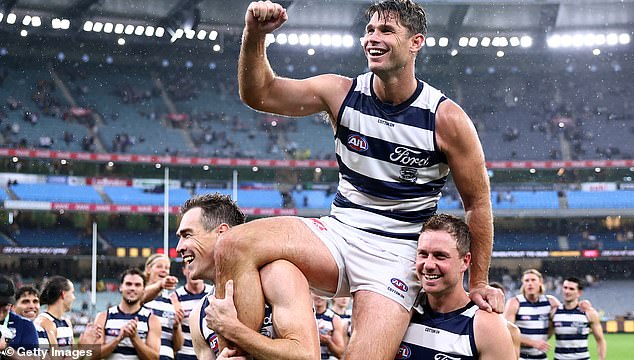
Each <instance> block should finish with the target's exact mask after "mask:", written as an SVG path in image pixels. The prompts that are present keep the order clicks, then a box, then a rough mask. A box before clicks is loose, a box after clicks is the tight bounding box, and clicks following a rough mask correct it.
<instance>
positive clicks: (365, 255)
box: [302, 216, 420, 311]
mask: <svg viewBox="0 0 634 360" xmlns="http://www.w3.org/2000/svg"><path fill="white" fill-rule="evenodd" d="M302 220H303V221H304V223H305V224H306V225H307V226H308V227H309V228H310V229H311V230H312V231H313V232H314V233H315V234H316V235H317V236H318V237H319V238H320V239H321V241H322V242H323V243H324V244H325V245H326V247H328V249H329V250H330V253H331V254H332V256H333V258H334V259H335V262H336V263H337V267H338V269H339V280H338V283H337V290H336V292H335V293H331V292H328V291H323V290H321V289H312V290H313V292H315V294H317V295H319V296H324V297H338V296H350V294H351V293H354V292H356V291H358V290H368V291H372V292H375V293H378V294H381V295H383V296H385V297H387V298H389V299H392V300H394V301H396V302H397V303H399V304H401V305H402V306H403V307H405V308H406V309H407V310H408V311H409V310H410V309H411V308H412V306H413V305H414V301H415V300H416V296H417V295H418V291H419V290H420V282H419V281H418V279H417V278H416V251H417V244H416V242H415V241H412V240H405V239H397V238H391V237H385V236H381V235H376V234H372V233H369V232H366V231H363V230H360V229H357V228H354V227H351V226H348V225H346V224H343V223H341V222H339V221H338V220H336V219H334V218H332V217H329V216H324V217H321V218H319V219H315V218H302Z"/></svg>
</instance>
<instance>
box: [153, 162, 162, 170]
mask: <svg viewBox="0 0 634 360" xmlns="http://www.w3.org/2000/svg"><path fill="white" fill-rule="evenodd" d="M154 167H155V168H157V169H160V168H161V167H163V165H161V163H156V164H154Z"/></svg>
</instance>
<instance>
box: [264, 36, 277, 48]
mask: <svg viewBox="0 0 634 360" xmlns="http://www.w3.org/2000/svg"><path fill="white" fill-rule="evenodd" d="M274 42H275V35H273V34H271V33H268V34H266V36H264V46H269V45H271V44H273V43H274Z"/></svg>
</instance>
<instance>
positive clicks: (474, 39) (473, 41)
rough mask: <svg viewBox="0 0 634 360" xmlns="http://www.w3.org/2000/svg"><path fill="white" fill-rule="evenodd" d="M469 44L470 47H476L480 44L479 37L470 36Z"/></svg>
mask: <svg viewBox="0 0 634 360" xmlns="http://www.w3.org/2000/svg"><path fill="white" fill-rule="evenodd" d="M469 46H470V47H476V46H478V38H477V37H475V36H472V37H470V38H469Z"/></svg>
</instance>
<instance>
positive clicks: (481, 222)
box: [465, 187, 493, 288]
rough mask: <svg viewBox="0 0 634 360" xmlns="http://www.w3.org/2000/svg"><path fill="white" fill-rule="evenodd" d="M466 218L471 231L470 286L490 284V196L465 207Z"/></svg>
mask: <svg viewBox="0 0 634 360" xmlns="http://www.w3.org/2000/svg"><path fill="white" fill-rule="evenodd" d="M487 188H488V187H487ZM487 193H488V192H487ZM465 220H466V222H467V224H468V225H469V231H470V232H471V268H470V270H469V288H474V287H475V286H477V285H488V284H489V265H490V264H491V252H492V251H493V214H492V212H491V200H490V198H488V197H487V198H482V199H480V200H479V202H478V203H476V204H474V205H473V206H472V207H470V208H467V209H465Z"/></svg>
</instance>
